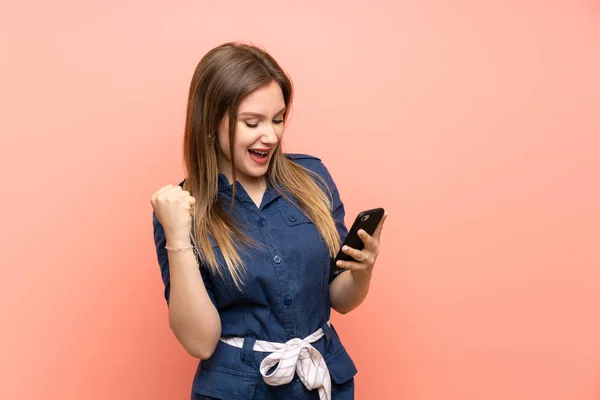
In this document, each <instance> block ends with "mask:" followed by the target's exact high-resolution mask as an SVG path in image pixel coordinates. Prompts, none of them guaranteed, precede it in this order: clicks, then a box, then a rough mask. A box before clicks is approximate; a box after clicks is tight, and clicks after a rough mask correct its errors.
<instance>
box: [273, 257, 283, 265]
mask: <svg viewBox="0 0 600 400" xmlns="http://www.w3.org/2000/svg"><path fill="white" fill-rule="evenodd" d="M273 261H274V262H275V264H279V263H280V262H281V257H279V256H275V257H273Z"/></svg>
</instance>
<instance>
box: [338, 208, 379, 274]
mask: <svg viewBox="0 0 600 400" xmlns="http://www.w3.org/2000/svg"><path fill="white" fill-rule="evenodd" d="M388 215H389V213H387V212H386V213H385V215H384V216H383V218H381V221H380V222H379V225H378V226H377V229H375V232H373V236H370V235H369V234H368V233H367V232H365V231H364V230H362V229H360V230H359V231H358V237H360V239H361V240H362V242H363V243H364V244H365V247H364V249H363V250H356V249H353V248H352V247H349V246H343V247H342V251H343V252H344V253H346V254H348V255H349V256H351V257H352V258H354V259H355V260H356V261H341V260H340V261H338V262H337V266H338V267H340V268H345V269H348V270H350V271H351V272H352V273H354V272H367V273H370V272H371V271H372V270H373V266H374V265H375V260H377V256H378V255H379V240H380V238H381V230H382V229H383V223H384V222H385V220H386V218H387V216H388Z"/></svg>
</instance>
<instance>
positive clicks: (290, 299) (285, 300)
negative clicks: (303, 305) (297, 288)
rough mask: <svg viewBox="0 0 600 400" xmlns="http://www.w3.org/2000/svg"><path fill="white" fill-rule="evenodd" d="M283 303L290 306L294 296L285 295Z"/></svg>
mask: <svg viewBox="0 0 600 400" xmlns="http://www.w3.org/2000/svg"><path fill="white" fill-rule="evenodd" d="M283 304H285V305H286V306H289V305H290V304H292V298H291V297H290V296H285V297H284V298H283Z"/></svg>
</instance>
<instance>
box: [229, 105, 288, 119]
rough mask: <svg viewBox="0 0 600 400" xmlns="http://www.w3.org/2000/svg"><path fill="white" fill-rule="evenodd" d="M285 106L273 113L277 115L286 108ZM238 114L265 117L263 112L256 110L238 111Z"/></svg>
mask: <svg viewBox="0 0 600 400" xmlns="http://www.w3.org/2000/svg"><path fill="white" fill-rule="evenodd" d="M286 108H287V107H283V108H282V109H281V110H279V112H278V113H276V114H275V115H279V114H281V113H282V112H284V111H285V110H286ZM240 115H246V116H251V117H256V118H265V115H264V114H261V113H257V112H252V111H246V112H243V113H240Z"/></svg>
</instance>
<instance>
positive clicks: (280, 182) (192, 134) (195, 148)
mask: <svg viewBox="0 0 600 400" xmlns="http://www.w3.org/2000/svg"><path fill="white" fill-rule="evenodd" d="M272 81H275V82H277V84H278V85H279V86H280V87H281V90H282V92H283V98H284V102H285V105H286V107H287V108H286V111H285V114H284V121H287V117H288V115H289V110H290V108H291V103H292V97H293V87H292V83H291V81H290V79H289V78H288V76H287V75H286V74H285V72H284V71H283V70H282V69H281V67H280V66H279V65H278V64H277V62H276V61H275V60H274V59H273V58H272V57H271V56H270V55H269V54H268V53H266V52H265V51H263V50H261V49H259V48H256V47H254V46H250V45H246V44H239V43H225V44H223V45H221V46H219V47H216V48H214V49H212V50H211V51H209V52H208V53H207V54H206V55H205V56H204V57H203V58H202V60H200V62H199V63H198V66H197V67H196V70H195V71H194V75H193V78H192V82H191V85H190V91H189V97H188V105H187V116H186V123H185V134H184V146H183V147H184V149H183V151H184V162H185V169H186V173H187V178H186V180H185V182H184V189H185V190H188V191H189V192H190V193H191V195H192V196H194V197H195V198H196V204H195V207H194V226H193V230H194V235H192V240H193V241H194V245H195V246H196V248H197V249H198V253H199V255H200V257H201V258H202V260H203V264H204V265H206V266H207V267H208V268H209V269H210V270H211V271H212V272H213V273H217V274H219V275H220V276H222V274H223V271H222V270H221V268H220V267H219V264H218V261H217V258H216V255H215V251H214V249H213V246H212V243H211V241H210V235H212V237H213V238H214V240H215V242H216V244H217V245H218V246H219V248H220V249H221V252H222V254H223V258H224V259H225V264H226V269H227V270H228V272H229V274H230V275H231V277H232V278H233V282H234V284H235V286H236V288H237V289H241V287H242V285H243V278H244V272H245V268H244V264H243V262H242V260H241V257H240V255H239V252H240V251H242V250H243V249H244V248H245V247H246V246H253V245H256V243H255V242H254V241H253V240H252V239H251V238H250V237H248V235H246V234H245V233H243V232H242V231H241V230H240V228H239V227H238V225H237V224H236V222H235V221H234V219H233V218H232V217H231V216H230V215H229V213H228V212H227V211H226V210H225V209H224V208H223V206H222V205H221V204H220V203H219V201H218V195H219V190H218V179H219V171H218V167H217V159H218V153H219V151H220V150H219V148H218V141H217V140H216V138H215V136H216V133H217V130H218V126H219V124H220V122H221V120H222V119H223V118H225V117H226V116H227V115H228V116H229V143H230V154H231V163H232V166H231V167H232V174H233V182H234V183H233V191H234V198H235V190H236V174H235V161H234V160H235V158H234V156H233V152H234V138H235V127H236V125H237V124H236V119H237V112H238V106H239V104H240V102H241V101H242V100H243V99H244V98H245V97H246V96H247V95H248V94H250V93H251V92H253V91H254V90H256V89H258V88H260V87H262V86H264V85H267V84H269V83H270V82H272ZM267 179H268V180H269V183H270V184H271V185H272V186H273V187H274V188H275V190H277V192H278V193H279V194H280V195H282V196H283V197H285V198H288V199H289V197H288V194H291V195H292V197H293V199H294V200H295V201H296V202H297V204H298V206H299V208H300V210H301V211H302V212H304V213H305V214H306V216H307V217H309V218H310V219H311V220H312V222H313V223H314V225H315V227H316V228H317V230H318V231H319V233H320V235H321V236H322V238H323V240H324V242H325V244H326V246H327V248H328V249H329V254H330V255H331V256H332V257H333V256H334V255H335V253H336V252H337V250H338V246H339V243H340V237H339V234H338V232H337V229H336V227H335V222H334V221H333V218H332V216H331V208H332V199H331V193H329V192H328V191H327V190H325V191H324V190H322V189H321V187H319V185H318V184H317V183H316V182H315V179H316V180H318V181H320V182H321V183H323V187H325V188H326V187H327V185H326V183H325V181H324V180H323V179H322V178H321V177H320V176H318V175H317V174H315V173H313V172H312V171H310V170H308V169H306V168H304V167H302V166H300V165H298V164H296V163H295V162H293V161H291V160H289V159H288V158H287V157H286V156H285V155H284V154H283V152H282V150H281V146H280V145H278V146H277V148H276V150H275V152H274V154H273V156H272V159H271V162H270V165H269V168H268V170H267Z"/></svg>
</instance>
